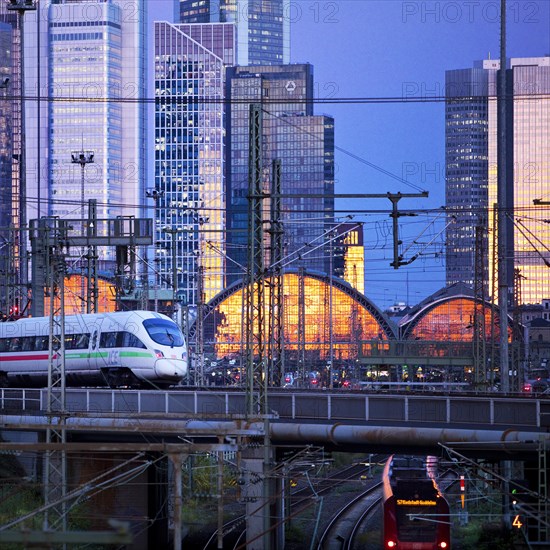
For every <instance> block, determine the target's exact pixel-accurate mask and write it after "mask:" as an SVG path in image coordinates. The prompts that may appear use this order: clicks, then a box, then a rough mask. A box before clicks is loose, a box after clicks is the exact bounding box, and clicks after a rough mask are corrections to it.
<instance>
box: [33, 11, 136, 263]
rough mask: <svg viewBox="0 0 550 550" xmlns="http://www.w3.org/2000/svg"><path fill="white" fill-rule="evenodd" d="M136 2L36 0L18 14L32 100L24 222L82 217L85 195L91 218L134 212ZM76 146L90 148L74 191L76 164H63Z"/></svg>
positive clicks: (105, 253) (106, 254)
mask: <svg viewBox="0 0 550 550" xmlns="http://www.w3.org/2000/svg"><path fill="white" fill-rule="evenodd" d="M146 4H147V2H145V1H144V0H90V1H86V2H80V1H77V0H51V1H48V0H46V1H41V2H40V3H39V4H38V11H37V12H36V13H35V14H28V16H26V17H29V19H28V20H26V21H25V73H26V77H25V86H26V92H25V94H26V95H27V96H28V97H31V98H33V97H38V99H39V100H38V101H29V102H27V104H26V112H25V118H26V142H27V144H26V150H27V172H26V173H27V178H26V179H27V196H28V205H27V211H28V216H27V218H28V219H29V220H31V219H34V218H37V217H39V216H41V215H50V216H59V217H60V218H61V219H64V218H65V219H78V218H86V217H87V215H88V214H87V207H86V206H85V205H86V204H87V202H88V199H96V200H97V217H98V218H99V219H107V218H114V217H116V216H121V215H132V216H141V215H143V212H144V208H145V203H144V195H145V174H146V169H145V166H146V158H147V154H146V142H145V140H146V135H145V126H146V103H145V101H144V100H145V98H146V96H147V92H146V88H147V83H146V78H147V77H146V51H147V44H146V36H145V30H146V11H145V10H146ZM46 97H47V98H49V101H40V98H42V99H45V98H46ZM82 149H84V150H87V151H92V152H93V154H94V157H93V163H91V164H89V165H87V166H86V167H85V173H84V178H85V185H84V192H82V185H81V184H82V177H81V166H80V165H79V164H77V163H72V162H71V159H72V156H71V154H72V152H74V151H80V150H82ZM37 197H40V198H41V200H40V207H39V206H38V202H37ZM99 253H100V257H101V258H102V259H112V258H113V257H114V250H110V249H102V248H100V249H99Z"/></svg>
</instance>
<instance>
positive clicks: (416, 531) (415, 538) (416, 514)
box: [397, 506, 437, 542]
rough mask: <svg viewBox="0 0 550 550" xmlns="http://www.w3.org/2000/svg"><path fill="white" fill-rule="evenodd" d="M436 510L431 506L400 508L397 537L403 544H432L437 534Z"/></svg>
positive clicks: (398, 508) (398, 510)
mask: <svg viewBox="0 0 550 550" xmlns="http://www.w3.org/2000/svg"><path fill="white" fill-rule="evenodd" d="M435 513H436V508H435V506H434V507H430V506H398V507H397V535H398V537H399V540H400V541H403V542H432V541H434V540H435V537H436V534H437V523H436V522H435V521H434V520H435V519H436V518H434V515H435Z"/></svg>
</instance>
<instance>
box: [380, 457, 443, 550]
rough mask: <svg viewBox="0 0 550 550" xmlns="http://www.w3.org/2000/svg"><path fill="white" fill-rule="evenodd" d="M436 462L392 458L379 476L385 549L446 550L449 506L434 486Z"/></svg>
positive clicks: (428, 459)
mask: <svg viewBox="0 0 550 550" xmlns="http://www.w3.org/2000/svg"><path fill="white" fill-rule="evenodd" d="M436 464H437V460H436V459H435V458H434V457H428V458H427V459H426V460H424V459H422V458H417V457H396V456H392V457H390V458H389V459H388V461H387V462H386V465H385V467H384V472H383V475H382V483H383V497H382V512H383V544H384V546H383V547H384V549H391V548H395V549H397V550H413V549H414V550H441V549H444V550H448V549H449V548H450V547H451V528H450V516H449V504H448V502H447V501H446V499H445V497H444V496H443V495H442V494H441V492H440V490H439V487H438V485H437V483H436V478H435V470H436V467H437V466H436Z"/></svg>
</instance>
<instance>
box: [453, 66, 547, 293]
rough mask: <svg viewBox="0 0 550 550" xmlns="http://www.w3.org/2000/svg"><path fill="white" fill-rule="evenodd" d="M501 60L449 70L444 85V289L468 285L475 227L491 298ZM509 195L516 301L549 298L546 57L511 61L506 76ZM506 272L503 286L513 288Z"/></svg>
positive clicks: (473, 262)
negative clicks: (451, 218)
mask: <svg viewBox="0 0 550 550" xmlns="http://www.w3.org/2000/svg"><path fill="white" fill-rule="evenodd" d="M499 68H500V63H499V61H495V60H485V61H484V62H483V64H481V65H480V66H479V67H476V68H474V69H465V70H458V71H448V72H447V79H446V86H447V89H446V99H447V102H446V111H445V112H446V174H447V179H446V195H447V198H446V205H447V208H449V211H450V212H449V215H451V214H454V215H456V221H455V223H453V224H451V226H450V227H449V229H448V231H447V284H452V283H455V282H459V281H461V282H465V283H468V284H470V285H472V286H473V282H474V281H473V274H474V271H475V269H474V266H475V249H476V248H475V231H476V226H477V225H479V226H482V227H483V238H482V250H483V252H482V254H483V258H482V259H483V264H484V282H485V287H486V288H487V289H488V290H489V292H490V293H492V290H493V281H492V278H493V277H492V274H493V273H494V272H495V270H494V269H493V263H494V259H495V258H496V255H495V254H494V247H495V245H496V244H497V239H496V234H497V227H496V222H495V219H494V215H493V207H494V205H495V204H497V175H498V170H497V101H496V82H497V75H498V71H499ZM507 80H508V82H507V86H508V90H507V97H509V100H508V101H507V106H506V108H507V113H506V117H507V125H508V126H507V147H506V155H507V161H506V162H507V164H506V170H507V173H508V188H507V193H508V195H509V197H510V198H511V200H510V203H511V204H513V211H510V212H508V213H506V214H505V215H506V220H505V223H508V224H509V242H508V243H507V246H506V250H507V255H508V257H509V258H510V262H512V260H513V267H514V268H515V270H516V272H517V273H518V275H519V276H520V277H521V286H522V303H540V302H541V301H542V299H543V298H545V297H548V296H549V295H550V279H549V277H548V267H547V263H548V262H550V252H549V251H548V247H549V246H550V229H549V228H548V224H546V223H545V221H544V220H545V219H547V217H548V216H547V208H548V207H547V206H546V205H544V204H541V205H539V206H534V205H533V200H534V199H542V202H543V203H544V202H547V201H548V200H549V193H550V187H549V182H550V162H549V160H548V159H549V158H550V128H549V125H548V120H549V119H550V99H549V96H548V94H549V93H550V57H538V58H517V59H514V58H513V59H511V60H510V68H509V69H508V70H507ZM512 272H513V270H512V269H509V276H510V281H509V286H510V288H511V287H512V284H513V281H512V280H511V276H512Z"/></svg>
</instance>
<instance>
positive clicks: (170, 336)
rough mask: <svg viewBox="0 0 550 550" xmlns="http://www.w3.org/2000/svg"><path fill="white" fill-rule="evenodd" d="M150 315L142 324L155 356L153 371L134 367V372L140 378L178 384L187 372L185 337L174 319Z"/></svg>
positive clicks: (147, 343)
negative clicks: (140, 370) (141, 371)
mask: <svg viewBox="0 0 550 550" xmlns="http://www.w3.org/2000/svg"><path fill="white" fill-rule="evenodd" d="M150 315H151V316H150V317H149V318H147V319H143V320H142V326H143V328H144V329H145V333H146V336H145V337H144V340H146V345H147V347H148V348H149V347H151V349H152V350H153V353H154V356H155V362H154V368H153V373H150V371H148V370H145V371H144V372H143V373H140V372H139V370H138V369H137V368H134V369H133V372H134V374H135V375H136V376H137V377H138V378H144V379H146V380H148V381H150V382H153V381H156V382H158V383H161V384H176V383H178V382H180V381H181V380H182V379H183V377H184V376H185V375H186V374H187V369H188V356H187V346H186V342H185V339H184V337H183V334H182V332H181V330H180V328H179V327H178V325H176V323H174V321H172V319H170V318H169V317H166V316H165V315H161V314H158V313H157V314H150ZM147 340H148V341H147ZM150 374H153V375H152V376H150Z"/></svg>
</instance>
